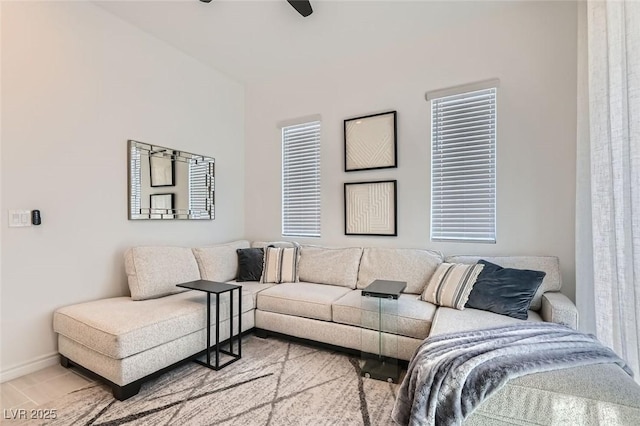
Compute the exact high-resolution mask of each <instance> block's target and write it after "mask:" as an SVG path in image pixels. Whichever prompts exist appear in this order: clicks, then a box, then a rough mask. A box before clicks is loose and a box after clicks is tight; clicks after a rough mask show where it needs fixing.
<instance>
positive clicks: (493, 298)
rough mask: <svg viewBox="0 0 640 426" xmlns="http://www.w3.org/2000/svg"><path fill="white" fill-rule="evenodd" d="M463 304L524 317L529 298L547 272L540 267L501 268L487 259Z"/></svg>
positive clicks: (482, 262)
mask: <svg viewBox="0 0 640 426" xmlns="http://www.w3.org/2000/svg"><path fill="white" fill-rule="evenodd" d="M478 263H479V264H482V265H484V268H483V269H482V272H480V275H478V279H477V280H476V283H475V284H474V285H473V289H472V290H471V294H469V300H468V301H467V304H466V305H465V307H467V308H475V309H482V310H483V311H489V312H494V313H496V314H501V315H508V316H510V317H513V318H518V319H524V320H526V319H527V318H528V316H529V313H528V311H529V306H530V305H531V299H533V296H534V295H535V294H536V291H537V290H538V287H540V284H542V280H543V278H544V276H545V275H546V274H545V273H544V272H542V271H530V270H527V269H511V268H503V267H502V266H498V265H496V264H494V263H491V262H487V261H486V260H479V261H478Z"/></svg>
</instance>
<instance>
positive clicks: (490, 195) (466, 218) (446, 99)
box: [427, 82, 497, 243]
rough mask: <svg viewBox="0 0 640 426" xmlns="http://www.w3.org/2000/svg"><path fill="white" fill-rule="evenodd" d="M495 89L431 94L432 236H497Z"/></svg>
mask: <svg viewBox="0 0 640 426" xmlns="http://www.w3.org/2000/svg"><path fill="white" fill-rule="evenodd" d="M493 83H494V84H495V82H493ZM467 89H468V87H467ZM496 90H497V89H496V86H493V87H488V88H482V89H480V90H472V91H469V90H466V91H464V93H460V91H458V93H456V94H447V95H443V94H444V93H440V96H437V94H436V95H430V94H427V99H428V100H431V239H432V240H433V241H446V240H456V241H470V242H491V243H495V241H496ZM442 92H446V91H442ZM448 92H449V93H451V91H448Z"/></svg>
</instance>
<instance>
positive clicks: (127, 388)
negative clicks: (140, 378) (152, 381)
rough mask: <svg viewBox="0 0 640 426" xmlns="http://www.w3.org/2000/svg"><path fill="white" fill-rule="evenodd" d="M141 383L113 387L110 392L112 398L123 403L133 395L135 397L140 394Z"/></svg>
mask: <svg viewBox="0 0 640 426" xmlns="http://www.w3.org/2000/svg"><path fill="white" fill-rule="evenodd" d="M140 386H141V383H138V382H133V383H129V384H128V385H124V386H118V385H113V387H112V389H111V390H112V392H113V397H114V398H115V399H117V400H118V401H124V400H125V399H129V398H131V397H132V396H134V395H137V394H138V392H140Z"/></svg>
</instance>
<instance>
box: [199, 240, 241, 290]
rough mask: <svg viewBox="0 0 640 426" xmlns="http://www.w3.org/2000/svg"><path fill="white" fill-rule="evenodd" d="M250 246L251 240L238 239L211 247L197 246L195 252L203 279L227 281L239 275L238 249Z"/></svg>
mask: <svg viewBox="0 0 640 426" xmlns="http://www.w3.org/2000/svg"><path fill="white" fill-rule="evenodd" d="M242 248H249V241H247V240H238V241H233V242H230V243H226V244H218V245H215V246H209V247H197V248H194V249H193V254H194V255H195V257H196V260H197V261H198V267H199V268H200V275H201V276H202V279H203V280H209V281H218V282H226V281H231V280H235V279H236V277H237V276H238V254H237V252H236V250H237V249H242Z"/></svg>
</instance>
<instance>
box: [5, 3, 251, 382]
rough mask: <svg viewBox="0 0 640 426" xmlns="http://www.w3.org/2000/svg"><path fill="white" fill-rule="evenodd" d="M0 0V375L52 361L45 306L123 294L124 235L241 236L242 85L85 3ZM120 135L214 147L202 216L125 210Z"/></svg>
mask: <svg viewBox="0 0 640 426" xmlns="http://www.w3.org/2000/svg"><path fill="white" fill-rule="evenodd" d="M1 7H2V133H1V136H2V146H1V158H2V170H1V179H2V198H1V200H0V201H1V203H2V208H3V211H2V222H1V224H0V226H1V227H2V259H1V260H2V300H1V304H2V306H1V308H2V311H1V320H2V325H1V327H2V328H1V332H2V337H1V338H2V341H1V347H2V350H1V351H2V360H1V370H2V378H3V379H4V380H6V379H9V378H11V377H15V376H16V375H19V374H22V373H26V372H29V370H30V369H33V368H34V367H37V366H42V365H43V364H46V363H50V362H53V361H54V360H55V357H53V356H52V355H54V354H55V352H56V342H55V337H54V333H53V331H52V313H53V311H54V310H55V309H56V308H58V307H60V306H64V305H68V304H72V303H77V302H82V301H86V300H91V299H97V298H102V297H107V296H116V295H125V294H128V288H127V284H126V276H125V274H124V266H123V262H122V254H123V251H124V250H125V249H126V248H127V247H129V246H132V245H150V244H163V245H166V244H175V245H185V246H192V245H199V244H211V243H214V242H222V241H227V240H232V239H236V238H239V237H242V236H243V235H244V217H243V204H244V196H243V188H244V171H243V170H244V146H243V141H244V89H243V87H242V85H240V84H238V83H236V82H233V81H231V80H229V79H228V78H226V77H224V76H222V75H221V74H219V73H218V72H216V71H215V70H212V69H211V68H208V67H207V66H204V65H202V64H201V63H199V62H197V61H196V60H194V59H192V58H191V57H189V56H187V55H184V54H182V53H181V52H179V51H177V50H175V49H174V48H172V47H169V46H168V45H167V44H165V43H163V42H160V41H159V40H157V39H155V38H153V37H151V36H149V35H147V34H146V33H143V32H142V31H140V30H138V29H136V28H134V27H132V26H130V25H129V24H127V23H125V22H123V21H121V20H119V19H118V18H115V17H114V16H113V15H110V14H109V13H108V12H106V11H104V10H102V9H100V8H98V7H96V6H94V5H92V4H89V3H85V2H69V3H63V2H46V3H19V2H2V5H1ZM127 139H136V140H139V141H144V142H147V143H152V144H157V145H161V146H167V147H172V148H176V149H180V150H185V151H188V152H194V153H197V154H203V155H209V156H212V157H214V158H215V159H216V219H215V220H214V221H129V220H127ZM36 208H37V209H40V210H41V212H42V221H43V224H42V225H41V226H38V227H30V228H8V227H7V226H8V220H7V211H6V210H8V209H36ZM5 209H6V210H5Z"/></svg>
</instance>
